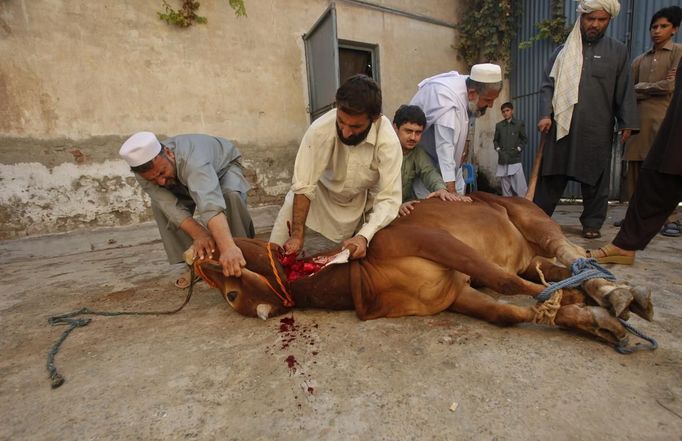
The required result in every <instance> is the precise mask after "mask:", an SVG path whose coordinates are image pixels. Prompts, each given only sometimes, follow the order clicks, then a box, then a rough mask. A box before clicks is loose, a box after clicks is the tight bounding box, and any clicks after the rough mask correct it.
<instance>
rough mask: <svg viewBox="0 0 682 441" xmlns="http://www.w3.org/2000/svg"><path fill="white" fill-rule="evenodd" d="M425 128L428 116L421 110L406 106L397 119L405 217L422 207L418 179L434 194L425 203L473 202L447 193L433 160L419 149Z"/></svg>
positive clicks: (401, 108) (402, 209)
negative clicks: (418, 195)
mask: <svg viewBox="0 0 682 441" xmlns="http://www.w3.org/2000/svg"><path fill="white" fill-rule="evenodd" d="M425 127H426V115H425V114H424V111H423V110H422V109H421V108H420V107H419V106H414V105H405V104H404V105H402V106H400V107H399V108H398V110H396V112H395V115H394V116H393V128H394V129H395V132H396V134H397V135H398V139H399V140H400V148H401V149H402V151H403V164H402V167H401V169H400V175H401V178H402V183H403V204H402V205H401V206H400V215H401V216H406V215H408V214H410V213H411V212H412V210H414V206H415V204H417V203H419V200H418V199H417V195H416V194H415V192H414V189H413V185H414V181H415V179H421V181H422V183H423V184H424V186H425V187H426V189H427V190H428V191H429V192H430V193H429V194H428V195H427V196H426V198H425V199H431V198H439V199H441V200H443V201H453V202H454V201H463V202H471V198H470V197H468V196H460V195H458V194H457V193H450V192H449V191H448V190H447V188H446V186H445V181H443V178H442V177H441V175H440V173H438V171H436V168H435V166H434V165H433V162H431V158H430V157H429V155H428V154H427V153H426V152H425V151H424V150H423V149H422V148H421V147H420V146H419V141H420V140H421V138H422V133H424V128H425Z"/></svg>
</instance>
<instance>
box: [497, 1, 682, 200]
mask: <svg viewBox="0 0 682 441" xmlns="http://www.w3.org/2000/svg"><path fill="white" fill-rule="evenodd" d="M518 3H519V4H520V5H521V7H522V8H523V11H524V12H523V19H522V22H521V24H520V29H519V33H518V36H517V39H516V41H515V42H514V43H513V44H512V68H511V77H510V83H511V97H512V101H513V102H514V113H515V115H516V116H517V117H518V118H519V119H522V120H524V121H525V122H526V128H527V130H528V141H529V143H528V147H529V148H527V149H526V150H525V151H524V152H523V158H522V162H523V169H524V173H525V174H526V176H530V170H531V168H532V167H533V160H534V159H535V152H536V150H537V148H538V147H539V145H540V135H539V133H538V131H537V130H535V125H536V123H537V121H538V119H539V117H540V114H539V113H540V112H539V110H540V109H539V107H540V96H539V88H540V82H541V79H542V72H543V70H544V68H545V65H546V63H547V60H549V57H550V56H551V54H552V52H553V51H554V48H555V47H556V46H555V45H554V44H553V43H552V42H550V41H547V40H543V41H540V42H537V43H535V44H534V45H533V46H532V47H530V48H527V49H519V47H518V45H519V43H520V42H521V41H526V40H529V39H530V38H531V37H532V36H533V35H535V34H536V33H537V29H536V28H535V23H537V22H540V21H542V20H546V19H548V18H551V17H550V15H551V10H550V8H551V2H550V1H537V0H518ZM620 3H621V12H620V15H619V16H618V17H616V18H615V19H614V20H613V21H612V22H611V24H610V25H609V27H608V31H607V35H608V36H609V37H612V38H615V39H617V40H620V41H622V42H623V43H625V44H626V45H627V46H628V48H629V49H630V60H631V61H632V60H633V59H634V58H635V57H636V56H637V55H639V54H641V53H643V52H644V51H645V50H648V49H649V48H650V47H651V39H650V37H649V22H650V21H651V17H652V16H653V14H654V13H655V12H656V11H658V10H659V9H661V8H663V7H666V6H671V5H673V4H679V0H621V2H620ZM576 5H577V3H576V2H575V1H574V0H564V11H565V14H566V18H567V23H568V25H569V26H570V25H572V24H573V23H575V20H576V17H577V12H576ZM680 40H682V38H681V37H680V35H679V33H678V35H676V38H675V41H676V42H680ZM614 139H615V137H614ZM621 157H622V147H621V146H620V143H619V142H618V140H617V139H616V140H615V142H614V148H613V157H612V163H611V190H610V194H609V197H610V198H611V199H618V198H619V197H620V187H621V186H620V181H621ZM564 196H565V197H568V198H576V197H580V185H579V184H577V183H571V184H569V185H568V186H567V188H566V192H565V193H564Z"/></svg>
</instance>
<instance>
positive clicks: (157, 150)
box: [119, 132, 254, 287]
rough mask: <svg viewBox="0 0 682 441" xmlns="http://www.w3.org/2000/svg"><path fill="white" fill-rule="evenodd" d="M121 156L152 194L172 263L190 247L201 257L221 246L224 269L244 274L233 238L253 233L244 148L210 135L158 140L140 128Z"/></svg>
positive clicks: (184, 282) (182, 284)
mask: <svg viewBox="0 0 682 441" xmlns="http://www.w3.org/2000/svg"><path fill="white" fill-rule="evenodd" d="M119 154H120V156H121V157H122V158H123V159H124V160H125V161H126V162H127V163H128V165H130V169H131V170H132V171H133V172H134V173H135V178H136V179H137V181H138V182H139V183H140V185H141V186H142V188H143V189H144V191H145V192H147V194H148V195H149V197H150V198H151V201H152V211H153V213H154V218H155V220H156V224H157V226H158V227H159V233H160V234H161V240H162V241H163V245H164V248H165V249H166V254H167V255H168V261H169V262H170V263H171V264H174V263H180V262H183V261H184V259H183V253H184V251H185V250H186V249H187V248H189V247H190V245H191V246H193V247H194V253H195V256H196V257H197V258H199V259H203V258H209V257H211V256H212V255H213V253H214V252H215V250H216V249H217V250H219V251H220V258H219V261H220V264H221V265H222V267H223V273H224V274H225V275H226V276H235V277H240V276H241V269H242V268H243V267H244V266H245V265H246V261H245V260H244V256H243V255H242V252H241V250H240V249H239V248H238V247H237V245H236V244H235V242H234V240H233V237H238V236H241V237H253V236H254V228H253V222H252V221H251V216H250V215H249V212H248V210H247V206H246V193H247V191H248V190H249V184H248V183H247V182H246V179H244V175H243V174H242V168H241V164H240V163H239V158H240V153H239V150H237V149H236V148H235V147H234V145H232V143H231V142H230V141H228V140H226V139H223V138H218V137H213V136H208V135H179V136H175V137H172V138H168V139H166V140H164V141H162V142H159V141H158V139H157V138H156V136H155V135H154V134H153V133H151V132H139V133H136V134H134V135H133V136H131V137H130V138H128V140H127V141H126V142H125V143H123V146H121V149H120V150H119ZM194 214H197V217H198V219H194ZM182 279H184V280H182ZM188 284H189V280H188V277H187V276H184V277H182V278H181V279H178V281H176V285H177V286H178V287H185V286H187V285H188Z"/></svg>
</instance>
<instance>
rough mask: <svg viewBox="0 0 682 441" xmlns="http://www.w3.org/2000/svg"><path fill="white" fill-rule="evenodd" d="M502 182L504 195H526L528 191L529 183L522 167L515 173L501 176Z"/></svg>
mask: <svg viewBox="0 0 682 441" xmlns="http://www.w3.org/2000/svg"><path fill="white" fill-rule="evenodd" d="M500 184H501V186H502V196H520V197H524V196H526V193H528V185H527V184H526V177H525V176H524V175H523V169H520V170H519V171H518V172H517V173H514V174H513V175H507V176H502V177H500Z"/></svg>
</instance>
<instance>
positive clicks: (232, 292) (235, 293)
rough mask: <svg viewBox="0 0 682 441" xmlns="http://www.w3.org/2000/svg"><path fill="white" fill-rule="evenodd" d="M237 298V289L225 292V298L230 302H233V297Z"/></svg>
mask: <svg viewBox="0 0 682 441" xmlns="http://www.w3.org/2000/svg"><path fill="white" fill-rule="evenodd" d="M236 298H237V291H230V292H228V293H227V300H229V301H230V302H234V299H236Z"/></svg>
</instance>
